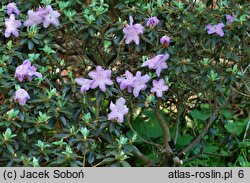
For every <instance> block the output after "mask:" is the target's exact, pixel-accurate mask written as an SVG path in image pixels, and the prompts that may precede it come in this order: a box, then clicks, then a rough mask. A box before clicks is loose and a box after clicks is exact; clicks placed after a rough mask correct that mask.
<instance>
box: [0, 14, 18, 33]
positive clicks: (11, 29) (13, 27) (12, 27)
mask: <svg viewBox="0 0 250 183" xmlns="http://www.w3.org/2000/svg"><path fill="white" fill-rule="evenodd" d="M21 25H22V23H21V21H20V20H16V18H15V15H14V14H11V15H10V17H9V18H6V19H5V26H6V30H5V34H4V35H5V37H10V35H11V34H13V35H14V36H16V37H18V35H19V32H18V28H19V27H21Z"/></svg>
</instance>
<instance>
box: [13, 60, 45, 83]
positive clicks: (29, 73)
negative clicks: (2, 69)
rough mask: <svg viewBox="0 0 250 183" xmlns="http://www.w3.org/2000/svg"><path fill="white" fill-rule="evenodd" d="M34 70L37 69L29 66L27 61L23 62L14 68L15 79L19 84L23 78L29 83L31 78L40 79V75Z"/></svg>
mask: <svg viewBox="0 0 250 183" xmlns="http://www.w3.org/2000/svg"><path fill="white" fill-rule="evenodd" d="M36 70H37V68H36V67H35V66H31V63H30V61H29V60H24V61H23V64H22V65H19V66H18V67H17V68H16V72H15V78H17V80H18V81H20V82H22V81H23V80H24V79H25V78H27V79H28V80H29V81H31V80H32V77H33V76H36V77H38V78H42V74H41V73H40V72H37V71H36Z"/></svg>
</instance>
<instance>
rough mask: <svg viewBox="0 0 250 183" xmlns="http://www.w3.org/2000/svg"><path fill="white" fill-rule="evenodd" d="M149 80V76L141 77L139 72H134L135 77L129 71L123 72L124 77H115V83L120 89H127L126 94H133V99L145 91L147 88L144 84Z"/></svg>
mask: <svg viewBox="0 0 250 183" xmlns="http://www.w3.org/2000/svg"><path fill="white" fill-rule="evenodd" d="M149 80H150V77H149V75H147V74H145V75H143V76H142V75H141V72H140V71H137V72H136V75H135V76H133V74H132V73H131V72H129V71H126V72H125V77H117V78H116V81H117V82H118V83H119V84H120V89H121V90H124V89H128V92H129V93H131V92H132V91H133V94H134V96H135V97H138V95H139V93H140V91H142V90H145V89H146V88H147V85H146V83H147V82H148V81H149Z"/></svg>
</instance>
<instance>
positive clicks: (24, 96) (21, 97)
mask: <svg viewBox="0 0 250 183" xmlns="http://www.w3.org/2000/svg"><path fill="white" fill-rule="evenodd" d="M28 99H30V96H29V94H28V93H27V91H26V90H24V89H22V88H20V89H18V90H17V91H16V92H15V94H14V100H15V101H17V102H18V103H19V104H20V105H21V106H24V105H25V104H26V101H27V100H28Z"/></svg>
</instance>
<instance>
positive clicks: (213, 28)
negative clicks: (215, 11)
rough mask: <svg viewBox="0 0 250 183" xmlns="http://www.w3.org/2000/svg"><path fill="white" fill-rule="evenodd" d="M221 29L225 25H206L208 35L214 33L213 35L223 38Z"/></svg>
mask: <svg viewBox="0 0 250 183" xmlns="http://www.w3.org/2000/svg"><path fill="white" fill-rule="evenodd" d="M223 27H225V25H224V24H223V23H219V24H216V25H211V24H208V25H207V26H206V29H207V33H208V34H214V33H215V34H217V35H219V36H220V37H223V36H224V32H223Z"/></svg>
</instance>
